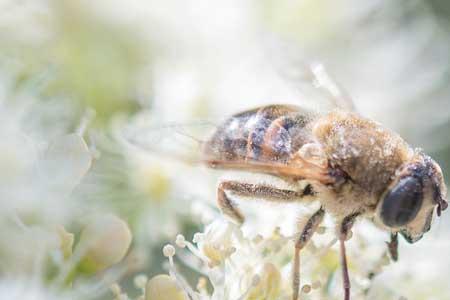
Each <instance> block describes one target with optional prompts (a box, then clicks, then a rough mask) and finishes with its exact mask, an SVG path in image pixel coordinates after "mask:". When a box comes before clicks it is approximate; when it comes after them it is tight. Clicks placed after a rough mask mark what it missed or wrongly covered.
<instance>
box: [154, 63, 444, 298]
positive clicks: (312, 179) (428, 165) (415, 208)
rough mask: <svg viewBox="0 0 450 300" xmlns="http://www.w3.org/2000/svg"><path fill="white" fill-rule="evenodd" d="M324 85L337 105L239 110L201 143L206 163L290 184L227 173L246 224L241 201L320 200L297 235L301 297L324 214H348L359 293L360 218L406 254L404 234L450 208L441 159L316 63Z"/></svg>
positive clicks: (237, 218)
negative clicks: (356, 249)
mask: <svg viewBox="0 0 450 300" xmlns="http://www.w3.org/2000/svg"><path fill="white" fill-rule="evenodd" d="M311 75H312V78H313V80H314V83H315V85H316V87H318V88H322V89H324V90H326V91H327V93H329V95H330V96H332V98H333V100H334V102H335V103H336V106H337V108H336V109H334V110H332V111H329V112H327V113H324V114H319V113H315V112H312V111H309V110H307V109H304V108H302V107H299V106H293V105H267V106H263V107H258V108H255V109H251V110H247V111H244V112H241V113H238V114H235V115H233V116H231V117H230V118H228V119H227V120H225V121H224V122H223V123H222V124H221V125H219V126H218V128H216V129H215V131H214V133H213V134H212V135H211V136H210V138H209V139H208V140H206V141H205V142H203V143H202V150H201V152H200V153H201V161H202V162H203V163H204V164H206V165H207V166H209V167H211V168H214V169H228V170H241V171H246V172H253V173H264V174H270V175H273V176H276V177H278V178H280V179H281V180H282V181H284V182H287V183H288V186H290V187H292V188H290V189H287V188H286V187H285V186H283V187H279V186H276V185H274V184H270V185H269V184H262V183H261V184H255V183H248V182H244V181H242V180H225V181H222V182H220V183H219V184H218V188H217V205H218V206H219V208H220V210H221V211H222V213H223V214H225V215H226V216H228V217H229V218H231V219H232V220H233V221H234V222H236V223H239V224H242V223H243V222H244V221H245V216H244V215H243V213H242V212H241V211H240V210H239V209H238V207H237V205H236V204H235V202H234V200H235V199H240V198H242V199H255V198H257V199H262V200H266V201H270V202H276V203H292V202H299V203H306V202H311V201H319V202H320V204H321V206H320V208H319V209H318V210H317V211H316V212H315V213H313V214H312V215H311V216H310V218H309V219H308V221H307V222H306V224H305V226H304V228H303V229H302V230H301V231H300V233H299V235H298V237H297V238H296V241H295V252H294V253H295V254H294V261H293V278H292V288H293V297H292V299H293V300H296V299H298V297H299V285H300V276H299V274H300V253H301V251H302V249H303V248H304V247H305V246H306V244H307V243H308V241H309V240H310V239H311V237H312V236H313V234H314V233H315V231H316V230H317V228H318V227H319V225H320V224H321V222H322V220H323V218H324V215H325V213H328V214H331V215H332V216H333V217H334V218H335V219H336V220H339V222H338V226H337V235H338V240H339V241H340V251H341V263H342V272H343V273H342V274H343V288H344V295H345V300H348V299H350V280H349V272H348V268H347V258H346V251H345V241H346V240H347V238H348V235H349V233H350V230H351V228H352V226H353V224H354V222H355V220H356V219H357V218H363V217H365V218H369V219H371V220H372V221H373V222H374V223H375V224H376V225H378V226H379V227H381V228H383V229H385V230H386V231H388V232H390V233H391V241H390V242H389V243H388V250H389V252H390V254H391V257H392V259H393V260H397V257H398V252H397V245H398V240H397V239H398V234H401V235H402V236H403V237H404V238H405V239H406V240H407V241H408V242H409V243H414V242H416V241H418V240H419V239H420V238H421V237H422V236H423V235H424V233H426V232H427V231H429V229H430V227H431V221H432V218H433V214H434V209H435V208H436V212H437V215H438V216H440V215H441V212H442V211H443V210H445V209H446V208H447V206H448V204H447V201H446V200H445V199H446V194H447V190H446V186H445V183H444V179H443V175H442V171H441V169H440V167H439V165H438V164H437V163H436V162H435V161H434V160H433V159H432V158H430V157H429V156H427V155H426V154H425V153H423V152H422V151H421V150H419V149H413V148H412V147H410V146H409V145H408V144H407V143H406V142H405V141H404V140H403V139H402V138H401V137H400V136H399V135H398V134H396V133H395V132H392V131H390V130H388V129H386V128H384V127H382V126H381V125H380V124H378V123H376V122H374V121H372V120H369V119H367V118H364V117H362V116H360V115H359V114H357V113H356V112H355V111H354V109H353V107H354V106H353V103H352V101H351V100H350V98H349V97H348V96H347V95H346V94H345V93H344V91H343V90H342V89H341V88H340V87H339V86H338V85H337V84H336V83H335V82H334V81H332V80H331V78H330V77H329V76H328V74H327V73H326V72H325V70H324V68H323V67H322V66H321V65H318V66H315V67H313V68H312V69H311ZM151 147H152V146H151V145H150V148H151Z"/></svg>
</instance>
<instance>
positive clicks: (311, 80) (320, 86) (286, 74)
mask: <svg viewBox="0 0 450 300" xmlns="http://www.w3.org/2000/svg"><path fill="white" fill-rule="evenodd" d="M281 52H282V53H283V55H280V54H279V53H280V49H278V51H277V50H276V49H275V53H274V54H273V55H272V57H273V60H272V63H273V64H274V68H275V70H276V72H277V73H278V74H279V75H280V76H281V78H282V80H284V81H286V82H287V83H288V84H289V85H290V86H291V87H292V88H293V89H294V90H295V91H297V92H298V93H300V94H301V95H302V97H299V98H300V99H301V100H299V101H303V102H305V101H306V102H320V103H326V104H327V106H330V107H331V108H332V109H333V108H340V109H343V110H348V111H354V110H355V105H354V101H353V99H352V98H351V97H350V95H349V94H348V92H347V91H346V90H345V88H344V87H343V86H342V85H340V84H339V83H338V81H337V80H336V79H335V78H334V77H333V76H331V75H330V73H329V72H328V70H327V69H326V67H325V65H324V64H322V63H320V62H307V61H305V60H302V59H299V55H298V51H293V49H287V48H283V49H281ZM300 104H301V103H300Z"/></svg>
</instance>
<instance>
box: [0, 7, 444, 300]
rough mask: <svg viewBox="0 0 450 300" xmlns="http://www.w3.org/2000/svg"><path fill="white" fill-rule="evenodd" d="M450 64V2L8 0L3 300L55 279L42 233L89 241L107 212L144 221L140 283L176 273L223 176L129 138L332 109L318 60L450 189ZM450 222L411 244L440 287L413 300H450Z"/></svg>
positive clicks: (0, 251) (0, 70)
mask: <svg viewBox="0 0 450 300" xmlns="http://www.w3.org/2000/svg"><path fill="white" fill-rule="evenodd" d="M449 53H450V2H448V1H444V0H428V1H424V0H423V1H418V0H413V1H411V0H410V1H387V0H386V1H382V0H366V1H358V0H339V1H336V0H333V1H332V0H281V1H280V0H278V1H274V0H262V1H252V0H248V1H240V0H229V1H215V0H214V1H211V0H210V1H204V0H200V1H195V2H189V1H182V0H164V1H161V0H150V1H139V0H129V1H119V0H109V1H106V0H97V1H86V0H78V1H75V0H74V1H58V0H32V1H31V0H0V122H1V126H0V197H1V198H0V205H1V207H0V218H1V219H2V221H1V222H0V223H1V229H0V233H1V237H2V238H1V239H0V240H1V241H0V278H1V281H0V299H15V298H14V295H22V294H20V292H15V291H16V290H19V291H21V290H30V289H28V288H26V287H28V286H29V285H31V284H35V283H31V282H35V281H33V278H35V277H36V274H38V275H39V278H40V279H39V282H40V285H43V286H48V285H47V283H48V282H50V283H51V282H53V280H54V274H53V273H52V271H51V270H50V271H48V270H47V267H45V268H46V271H43V270H42V269H43V267H40V268H38V269H39V270H38V271H36V265H37V264H38V265H40V266H42V265H46V262H45V261H46V259H45V258H43V257H39V259H37V258H36V253H37V252H39V251H37V250H36V249H41V248H42V247H41V246H37V245H41V244H42V243H43V240H45V239H46V238H45V237H42V235H44V236H47V235H48V232H47V231H48V228H56V227H57V228H60V230H63V231H58V232H59V233H58V236H59V237H61V232H63V233H64V234H63V236H66V235H65V234H68V232H71V233H73V234H74V235H73V236H72V239H75V241H78V240H82V238H81V237H80V236H81V235H82V234H81V233H80V232H82V228H83V226H86V225H85V224H86V222H87V221H86V219H87V218H88V217H89V216H91V215H95V214H106V213H108V214H109V213H111V214H114V215H115V216H118V217H120V218H121V219H122V220H124V221H125V222H126V223H127V224H128V225H129V228H130V231H131V235H132V237H133V238H132V241H131V246H130V249H129V250H127V251H128V252H127V256H126V257H125V260H124V261H125V262H122V264H124V265H126V268H125V269H126V271H125V274H124V275H123V276H121V278H122V279H121V282H122V284H123V285H124V286H131V285H132V283H131V282H132V279H133V276H134V275H135V274H138V273H146V274H147V275H148V276H152V275H155V274H158V273H161V272H163V258H164V257H163V256H162V255H161V248H162V246H163V245H164V244H165V243H166V242H167V241H170V240H173V239H174V237H175V236H176V234H177V233H183V234H185V235H186V237H189V238H192V235H193V233H195V232H197V231H199V230H201V229H202V228H203V225H204V223H206V222H208V221H209V219H208V216H206V217H205V219H202V218H200V217H199V215H204V214H205V212H208V211H212V212H211V214H212V215H214V211H216V209H215V206H214V197H215V185H216V180H217V176H218V175H217V174H210V173H208V172H207V171H205V170H203V169H198V168H191V167H189V166H185V165H183V164H178V163H176V162H174V161H165V160H163V159H161V158H158V157H148V156H145V155H141V154H139V153H136V152H133V151H130V149H129V148H127V147H125V146H124V145H123V140H122V139H121V138H120V134H119V132H120V128H121V127H122V126H124V124H125V125H129V124H133V121H134V120H135V119H136V118H138V117H140V118H142V117H143V116H144V117H145V118H147V119H148V120H150V121H151V122H153V123H154V124H164V123H178V124H183V123H189V122H192V121H201V120H220V118H223V117H226V116H227V115H230V114H232V113H235V112H238V111H241V110H245V109H248V108H252V107H255V106H258V105H262V104H268V103H294V104H298V105H305V106H308V107H313V108H315V109H322V108H323V107H326V105H327V103H326V101H322V100H323V99H316V98H315V96H314V95H313V94H311V91H310V90H309V88H308V83H305V79H304V77H303V76H302V72H303V71H304V64H305V63H306V64H307V63H312V62H316V63H317V62H319V63H322V64H324V65H325V66H326V68H327V70H328V72H329V73H331V74H332V76H333V77H334V78H335V79H336V80H337V81H338V82H339V83H340V84H341V85H342V86H343V87H345V89H346V91H347V92H348V93H349V94H350V95H351V97H352V98H353V99H354V101H355V104H356V107H357V110H358V111H359V112H360V113H361V114H363V115H365V116H368V117H370V118H372V119H374V120H377V121H379V122H381V123H382V124H384V125H386V126H387V127H388V128H391V129H393V130H394V131H397V132H398V133H400V134H401V135H402V136H403V137H404V138H405V139H406V140H407V141H408V142H409V143H410V144H411V145H413V146H415V147H420V148H423V149H424V150H425V151H426V152H427V153H428V154H429V155H430V156H432V157H433V158H434V159H435V160H436V161H438V163H439V164H440V165H441V167H442V168H443V172H444V175H445V176H446V178H448V177H449V176H450V138H449V130H450V85H449V83H450V56H449ZM71 134H72V135H73V134H76V136H77V137H78V138H73V136H72V135H71ZM80 137H81V138H80ZM54 181H57V182H58V184H57V186H56V185H55V184H53V183H54ZM199 212H200V213H199ZM108 222H109V221H108ZM436 223H437V224H435V226H434V228H433V231H432V232H431V233H430V234H429V236H427V237H426V238H424V240H423V241H421V242H419V243H418V245H417V247H416V245H413V246H409V245H405V243H403V242H402V245H401V252H402V255H401V259H402V260H403V261H405V264H406V265H407V264H408V262H409V264H410V266H411V262H413V264H414V265H415V264H417V265H420V266H414V268H415V269H411V268H410V269H408V268H407V267H405V266H403V267H404V268H406V271H405V272H407V273H408V274H409V276H410V277H415V276H417V277H418V278H419V279H420V280H418V282H419V283H420V284H423V287H424V290H423V291H421V292H417V291H415V292H414V293H413V294H411V295H408V299H450V294H449V293H450V291H449V288H448V278H449V275H450V258H448V257H449V256H450V253H449V252H448V251H450V245H449V239H448V236H449V235H448V234H449V233H450V218H448V216H446V214H444V217H443V218H442V220H437V221H436ZM23 226H25V227H33V228H34V229H36V228H37V230H38V231H39V233H35V232H34V231H33V233H32V234H28V233H27V234H24V233H23V232H22V231H21V230H22V229H20V228H21V227H23ZM61 226H63V227H64V229H61ZM43 228H44V229H43ZM66 231H67V232H66ZM63 240H65V239H63ZM119 242H120V241H119ZM72 243H73V240H72ZM69 244H70V243H69ZM43 247H44V246H43ZM46 247H47V246H45V247H44V248H45V249H47V248H46ZM18 249H20V251H19V250H18ZM70 249H71V247H70ZM39 253H40V252H39ZM436 257H440V258H441V260H439V261H436ZM444 257H445V259H444ZM37 260H38V262H37ZM43 261H44V262H43ZM395 268H396V267H393V269H394V270H388V271H387V272H393V273H395ZM400 268H401V267H397V269H399V270H400ZM50 269H51V268H50ZM88 269H89V268H88ZM402 270H404V269H402ZM85 271H86V270H85ZM90 271H91V270H88V271H86V272H88V273H89V272H90ZM398 272H400V273H401V272H403V271H398ZM69 273H70V272H69ZM94 273H95V272H94ZM30 274H34V275H33V276H35V277H33V276H31V277H30ZM68 277H70V275H68ZM388 278H389V277H388ZM63 281H64V280H63ZM11 282H14V284H12V283H11ZM193 282H195V280H193ZM430 283H432V284H433V285H431V287H430V285H429V284H430ZM50 286H52V285H51V284H50ZM426 286H428V287H429V288H428V289H427V288H426ZM434 292H436V295H435V296H434V294H433V293H434ZM14 293H16V294H14ZM32 293H34V295H37V293H38V292H36V291H33V292H32ZM105 293H106V292H104V291H101V292H98V293H97V294H98V295H97V294H95V297H97V298H98V299H111V295H109V296H108V295H107V293H106V294H105ZM131 294H133V292H131ZM105 295H106V296H105ZM430 295H432V296H430ZM20 297H22V298H21V299H48V297H42V298H38V297H36V298H31V297H30V298H26V297H24V296H23V295H22V296H20ZM95 297H92V298H95ZM108 297H109V298H108ZM447 297H449V298H447ZM86 299H87V298H86Z"/></svg>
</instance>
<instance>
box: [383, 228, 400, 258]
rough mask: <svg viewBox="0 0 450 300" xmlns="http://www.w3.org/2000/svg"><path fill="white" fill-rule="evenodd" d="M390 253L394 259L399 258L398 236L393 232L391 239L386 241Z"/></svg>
mask: <svg viewBox="0 0 450 300" xmlns="http://www.w3.org/2000/svg"><path fill="white" fill-rule="evenodd" d="M386 244H387V246H388V251H389V255H390V256H391V259H392V260H393V261H397V260H398V236H397V233H391V241H390V242H386Z"/></svg>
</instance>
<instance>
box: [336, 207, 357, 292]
mask: <svg viewBox="0 0 450 300" xmlns="http://www.w3.org/2000/svg"><path fill="white" fill-rule="evenodd" d="M358 215H359V213H353V214H351V215H349V216H347V217H345V218H344V220H343V221H342V223H341V225H340V228H339V242H340V247H341V265H342V280H343V285H344V295H345V297H344V299H345V300H350V277H349V275H348V265H347V255H346V251H345V241H346V240H347V238H348V235H349V233H350V230H351V228H352V226H353V224H354V223H355V220H356V217H358Z"/></svg>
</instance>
